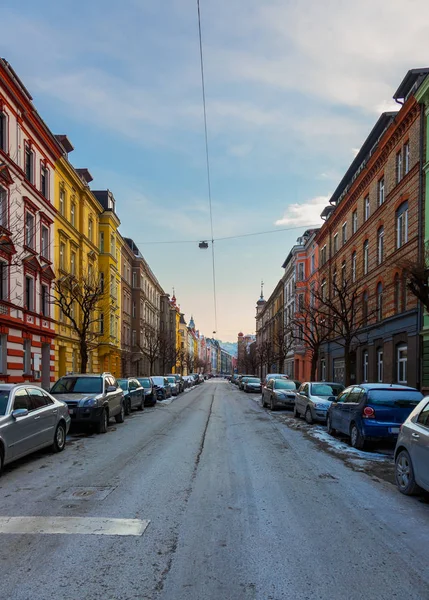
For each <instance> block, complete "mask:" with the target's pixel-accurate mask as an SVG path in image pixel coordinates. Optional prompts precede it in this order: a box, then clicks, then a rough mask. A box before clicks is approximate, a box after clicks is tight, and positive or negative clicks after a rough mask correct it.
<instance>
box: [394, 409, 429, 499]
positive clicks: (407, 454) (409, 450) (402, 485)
mask: <svg viewBox="0 0 429 600" xmlns="http://www.w3.org/2000/svg"><path fill="white" fill-rule="evenodd" d="M395 475H396V485H397V486H398V489H399V491H400V492H402V493H403V494H407V495H409V496H410V495H412V494H417V493H418V492H420V491H421V490H422V489H423V490H426V491H427V492H429V397H426V398H424V399H423V400H422V401H421V402H420V404H418V405H417V406H416V408H415V409H414V410H413V412H412V413H411V414H410V415H409V416H408V418H407V419H406V421H405V423H404V424H403V425H402V427H401V429H400V432H399V435H398V441H397V443H396V448H395Z"/></svg>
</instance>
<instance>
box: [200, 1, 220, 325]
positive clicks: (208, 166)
mask: <svg viewBox="0 0 429 600" xmlns="http://www.w3.org/2000/svg"><path fill="white" fill-rule="evenodd" d="M197 12H198V37H199V42H200V68H201V91H202V97H203V114H204V139H205V146H206V167H207V187H208V196H209V208H210V231H211V243H212V275H213V305H214V322H215V328H214V330H215V332H216V331H217V300H216V266H215V247H214V242H215V241H214V235H213V211H212V191H211V180H210V158H209V142H208V133H207V108H206V86H205V78H204V58H203V36H202V32H201V9H200V0H197Z"/></svg>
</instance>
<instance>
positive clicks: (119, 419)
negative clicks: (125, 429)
mask: <svg viewBox="0 0 429 600" xmlns="http://www.w3.org/2000/svg"><path fill="white" fill-rule="evenodd" d="M115 421H116V422H117V423H123V422H124V421H125V406H124V403H123V402H121V412H120V413H119V415H116V417H115Z"/></svg>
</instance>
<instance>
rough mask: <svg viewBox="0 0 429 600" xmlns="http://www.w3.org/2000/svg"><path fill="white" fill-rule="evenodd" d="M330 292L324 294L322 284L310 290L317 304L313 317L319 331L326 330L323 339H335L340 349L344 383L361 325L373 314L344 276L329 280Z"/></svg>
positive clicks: (348, 378)
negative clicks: (339, 278) (337, 279)
mask: <svg viewBox="0 0 429 600" xmlns="http://www.w3.org/2000/svg"><path fill="white" fill-rule="evenodd" d="M331 289H332V294H331V295H329V296H328V295H326V294H325V291H324V286H321V287H319V288H318V289H317V290H314V299H315V303H316V305H317V307H318V308H317V321H318V323H319V325H320V327H321V332H323V331H324V330H325V329H326V331H327V333H328V336H327V338H326V339H332V340H335V342H336V343H337V344H338V345H339V346H341V347H343V349H344V379H345V381H344V383H345V385H346V386H347V385H350V383H351V366H352V356H351V355H352V353H353V352H354V351H355V350H356V348H357V347H358V346H359V345H361V343H362V329H363V328H365V327H366V326H367V324H368V321H369V320H370V319H371V318H372V316H373V315H375V314H376V309H374V310H371V311H369V308H368V304H366V305H364V304H363V301H362V294H361V293H359V291H358V288H357V286H356V284H355V283H354V282H352V281H351V280H348V279H347V278H345V279H344V280H343V281H342V282H339V283H338V282H336V281H333V282H332V288H331Z"/></svg>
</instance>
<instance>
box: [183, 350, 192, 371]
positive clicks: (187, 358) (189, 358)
mask: <svg viewBox="0 0 429 600" xmlns="http://www.w3.org/2000/svg"><path fill="white" fill-rule="evenodd" d="M185 364H186V368H187V370H188V375H189V373H193V372H194V357H193V355H192V354H191V353H190V352H187V353H186V354H185Z"/></svg>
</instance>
